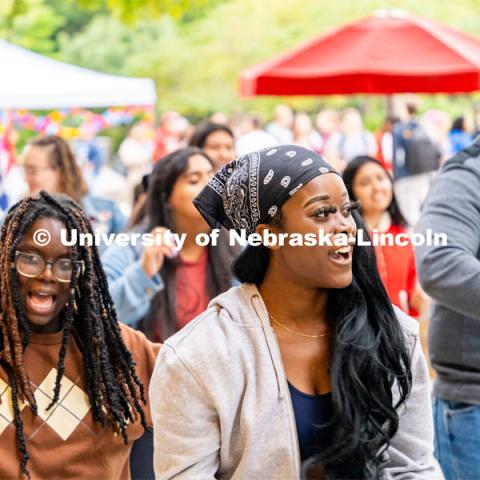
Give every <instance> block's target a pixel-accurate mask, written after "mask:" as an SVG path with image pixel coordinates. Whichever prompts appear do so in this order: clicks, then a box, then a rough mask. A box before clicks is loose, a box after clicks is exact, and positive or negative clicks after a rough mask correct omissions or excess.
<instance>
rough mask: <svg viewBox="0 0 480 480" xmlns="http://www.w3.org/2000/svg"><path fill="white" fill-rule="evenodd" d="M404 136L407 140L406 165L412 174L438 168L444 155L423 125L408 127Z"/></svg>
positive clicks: (404, 131)
mask: <svg viewBox="0 0 480 480" xmlns="http://www.w3.org/2000/svg"><path fill="white" fill-rule="evenodd" d="M402 136H403V140H404V142H405V166H406V168H407V169H408V171H409V172H410V174H411V175H417V174H420V173H427V172H433V171H435V170H438V168H439V166H440V158H441V156H442V155H441V153H440V150H439V148H438V147H437V146H436V145H435V144H434V143H433V141H432V140H431V138H430V137H429V136H428V135H427V133H426V132H425V130H424V128H423V127H422V126H421V125H416V126H415V127H414V128H406V129H405V130H403V132H402Z"/></svg>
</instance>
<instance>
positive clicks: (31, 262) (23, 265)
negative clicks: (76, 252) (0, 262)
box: [12, 250, 85, 283]
mask: <svg viewBox="0 0 480 480" xmlns="http://www.w3.org/2000/svg"><path fill="white" fill-rule="evenodd" d="M47 265H51V266H52V273H53V276H54V277H55V278H56V280H57V281H58V282H61V283H68V282H71V281H72V276H73V274H74V273H75V275H76V276H77V277H79V276H80V274H81V273H83V270H84V268H85V265H84V263H83V261H81V260H78V261H73V260H70V259H69V258H59V259H58V260H57V261H55V262H47V261H46V260H45V259H44V258H43V257H42V256H41V255H38V254H37V253H26V252H20V251H18V250H17V251H16V252H15V262H14V263H13V264H12V267H14V268H15V269H16V270H17V272H18V273H19V274H20V275H23V276H24V277H28V278H36V277H38V276H39V275H41V273H42V272H43V271H44V270H45V268H47Z"/></svg>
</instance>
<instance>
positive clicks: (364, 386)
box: [150, 145, 442, 480]
mask: <svg viewBox="0 0 480 480" xmlns="http://www.w3.org/2000/svg"><path fill="white" fill-rule="evenodd" d="M194 203H195V205H196V206H197V208H198V209H199V210H200V212H201V213H202V215H203V216H204V217H205V219H206V220H207V221H208V223H209V224H210V225H211V226H212V227H217V226H218V225H223V226H225V227H227V228H232V229H235V230H236V231H238V232H240V231H241V230H244V231H245V233H246V234H247V235H250V234H253V233H257V234H260V238H266V236H265V234H266V233H268V234H269V235H270V236H271V235H275V236H276V238H277V239H279V238H280V234H281V235H283V236H284V235H287V236H290V235H293V234H296V235H297V237H298V235H301V238H303V237H305V239H307V238H308V237H306V235H307V234H309V236H312V235H317V236H318V235H319V230H320V231H321V232H323V234H324V238H325V239H328V240H329V241H330V243H329V242H327V241H326V240H324V243H323V245H322V244H320V245H315V246H314V247H310V246H307V245H305V244H303V246H302V242H293V243H292V244H289V243H285V244H284V245H281V244H280V243H279V242H273V241H270V242H269V245H268V246H266V245H257V246H254V245H249V246H247V248H246V249H245V250H244V251H243V252H242V253H241V254H240V256H239V257H238V258H237V259H236V260H235V263H234V272H235V274H236V276H237V278H238V279H239V280H240V281H241V282H243V283H242V285H240V286H239V287H233V288H231V289H230V290H229V291H228V292H226V293H223V294H221V295H219V296H217V297H216V298H214V299H213V300H212V301H211V302H210V305H209V308H208V309H207V310H206V312H204V313H203V314H202V315H200V316H199V317H197V318H196V319H195V320H193V321H192V322H191V323H190V324H189V325H187V326H186V327H185V328H183V329H182V330H181V331H180V332H178V333H177V334H176V335H174V336H172V337H171V338H169V339H167V340H166V341H165V343H164V345H163V347H162V350H161V352H160V354H159V357H158V359H157V365H156V367H155V372H154V374H153V377H152V382H151V386H150V393H151V396H150V398H152V416H153V420H154V436H155V473H156V478H157V480H163V479H170V478H175V479H186V480H187V479H192V478H202V479H213V478H218V479H229V478H235V479H257V478H259V479H260V478H261V479H291V480H295V479H298V478H300V475H301V471H302V466H301V465H302V462H305V463H304V471H305V473H306V474H307V475H308V478H329V479H336V480H338V479H349V480H351V479H359V480H360V479H361V480H365V479H369V480H370V479H371V480H374V479H375V480H377V479H380V478H382V479H384V480H386V479H394V478H395V479H398V480H399V479H404V480H406V479H411V480H420V479H422V480H427V479H429V480H439V479H441V478H442V475H441V473H440V471H439V470H438V465H436V463H435V461H434V458H433V421H432V411H431V404H430V398H429V383H428V370H427V368H426V362H425V359H424V357H423V354H422V351H421V347H420V342H419V340H418V324H417V322H415V321H414V320H413V319H411V318H410V317H408V316H407V315H406V314H404V313H403V312H401V311H400V310H399V309H394V308H393V307H392V304H391V303H390V301H389V299H388V296H387V293H386V292H385V289H384V288H383V286H382V283H381V281H380V278H379V275H378V272H377V270H376V267H375V257H374V253H373V250H372V248H371V247H362V246H360V245H356V244H355V243H356V242H355V239H356V235H357V228H362V220H361V217H360V216H359V215H358V214H357V212H356V211H355V210H356V208H357V205H356V204H355V203H354V202H351V201H350V199H349V198H348V193H347V190H346V188H345V184H344V183H343V181H342V178H341V176H340V175H339V174H338V172H336V171H335V170H334V169H333V168H332V167H331V166H330V165H329V164H328V163H327V162H325V160H324V159H323V158H322V157H320V156H319V155H316V154H315V153H313V152H311V151H309V150H307V149H305V148H302V147H298V146H293V145H283V146H278V147H274V148H269V149H264V150H260V151H256V152H253V153H250V154H248V155H243V156H241V157H239V158H238V159H237V160H236V161H234V162H233V163H231V164H228V165H227V166H225V167H223V168H222V169H221V170H220V171H219V172H218V173H217V174H216V175H215V177H214V179H212V181H211V182H209V184H208V186H207V187H206V188H205V189H203V190H202V192H201V193H200V194H199V196H198V197H196V199H195V200H194ZM283 238H284V237H283ZM297 239H298V238H297ZM264 242H265V240H264ZM295 243H296V245H295ZM319 243H320V242H319Z"/></svg>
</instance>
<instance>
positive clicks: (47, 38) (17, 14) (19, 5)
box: [0, 0, 64, 53]
mask: <svg viewBox="0 0 480 480" xmlns="http://www.w3.org/2000/svg"><path fill="white" fill-rule="evenodd" d="M0 5H1V6H0V37H2V38H4V39H6V40H8V41H9V42H11V43H15V44H17V45H20V46H22V47H25V48H28V49H31V50H35V51H37V52H40V53H51V52H54V51H55V49H56V43H55V40H54V38H53V37H54V34H55V32H56V31H57V30H58V29H59V28H60V27H61V26H62V25H63V22H64V20H63V17H62V16H61V15H59V14H58V13H57V12H56V11H55V9H54V8H52V7H51V6H50V5H48V4H47V2H46V0H2V2H0Z"/></svg>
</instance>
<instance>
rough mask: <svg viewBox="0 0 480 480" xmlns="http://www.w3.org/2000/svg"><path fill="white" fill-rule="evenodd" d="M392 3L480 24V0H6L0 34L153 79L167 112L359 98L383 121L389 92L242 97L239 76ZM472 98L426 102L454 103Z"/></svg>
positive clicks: (0, 5) (453, 22)
mask: <svg viewBox="0 0 480 480" xmlns="http://www.w3.org/2000/svg"><path fill="white" fill-rule="evenodd" d="M387 7H392V8H401V9H403V10H405V11H407V12H409V13H411V14H415V15H420V16H424V17H429V18H433V19H436V20H438V21H440V22H444V23H446V24H448V25H450V26H452V27H454V28H457V29H460V30H463V31H465V32H469V33H472V34H474V35H479V33H478V32H480V16H479V15H478V12H479V11H480V0H456V1H455V2H452V1H451V0H424V1H423V2H419V1H418V0H363V1H362V2H352V1H351V0H337V1H336V2H334V3H332V2H330V1H328V0H315V1H311V0H281V1H279V0H261V1H259V0H0V35H3V36H6V35H5V32H9V35H10V37H9V38H10V41H14V42H15V43H18V44H20V45H23V46H27V47H29V48H32V49H35V50H37V51H41V52H46V53H49V54H50V55H52V56H55V57H56V58H58V59H60V60H64V61H68V62H71V63H76V64H79V65H82V66H85V67H87V68H93V69H96V70H100V71H105V72H109V73H115V74H121V75H131V76H144V77H150V78H154V79H155V81H156V85H157V90H158V108H159V110H161V111H163V110H167V109H176V110H179V111H180V112H182V113H184V114H188V115H190V116H192V117H200V116H204V115H207V114H209V113H211V112H213V111H217V110H220V111H225V112H226V113H235V112H236V111H242V110H253V111H258V112H260V113H264V114H266V115H268V114H269V113H270V112H271V109H272V106H273V105H274V104H276V103H278V102H279V101H286V102H288V103H290V104H291V105H292V106H294V107H297V108H301V109H308V110H310V111H315V110H317V109H318V108H320V106H322V105H327V104H328V105H331V106H343V105H346V104H347V103H348V104H352V103H354V104H357V105H359V106H361V107H362V108H363V109H366V110H367V112H370V118H374V121H375V123H378V121H380V119H381V116H382V115H383V111H384V105H385V103H384V99H382V98H377V97H368V96H358V97H323V98H312V97H310V98H308V97H306V98H304V97H295V98H270V97H263V98H254V99H242V98H240V97H239V95H238V79H239V75H240V72H241V71H242V70H243V69H244V68H247V67H250V66H252V65H254V64H256V63H259V62H263V61H265V60H268V59H270V58H272V57H273V56H275V55H278V54H280V53H282V52H284V51H285V50H287V49H290V48H293V47H296V46H298V45H299V44H301V43H302V42H305V41H308V40H310V39H312V38H314V37H316V36H318V35H321V34H323V33H325V32H326V31H328V30H329V29H331V28H334V27H337V26H339V25H342V24H344V23H346V22H349V21H352V20H355V19H358V18H360V17H362V16H366V15H369V14H371V13H372V12H374V11H375V10H377V9H379V8H387ZM35 12H36V13H35ZM27 20H28V21H27ZM28 22H30V23H28ZM22 25H29V27H28V28H26V27H24V28H23V29H22V28H21V26H22ZM13 26H15V28H13ZM466 98H467V97H458V98H457V99H455V100H453V101H452V100H450V99H449V98H448V97H446V96H437V97H433V98H432V99H429V102H428V103H429V104H430V105H432V106H438V107H441V108H449V109H450V110H452V111H455V109H463V108H464V106H465V105H466V104H467V102H468V101H469V100H466Z"/></svg>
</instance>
